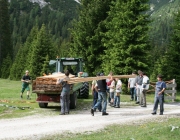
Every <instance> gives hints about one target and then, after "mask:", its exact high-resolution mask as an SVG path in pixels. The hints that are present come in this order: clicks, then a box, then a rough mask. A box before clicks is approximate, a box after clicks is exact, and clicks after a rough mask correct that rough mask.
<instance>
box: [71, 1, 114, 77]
mask: <svg viewBox="0 0 180 140" xmlns="http://www.w3.org/2000/svg"><path fill="white" fill-rule="evenodd" d="M111 1H112V0H91V1H88V0H82V1H81V5H80V7H79V17H78V19H77V20H75V21H74V22H73V29H71V35H72V46H71V52H70V54H71V56H72V57H82V58H83V59H84V62H85V71H87V72H88V73H89V74H90V75H92V74H94V73H95V71H99V70H102V68H101V63H102V61H103V60H102V58H101V55H103V54H104V50H105V47H104V46H103V44H102V41H101V40H102V38H103V36H102V33H104V32H106V27H105V22H104V21H105V19H106V18H107V16H108V14H107V12H108V11H109V10H110V4H111ZM93 72H94V73H93Z"/></svg>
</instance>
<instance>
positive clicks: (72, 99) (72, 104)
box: [70, 92, 77, 109]
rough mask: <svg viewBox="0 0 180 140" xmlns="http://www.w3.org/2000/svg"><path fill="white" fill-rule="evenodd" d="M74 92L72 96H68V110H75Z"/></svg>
mask: <svg viewBox="0 0 180 140" xmlns="http://www.w3.org/2000/svg"><path fill="white" fill-rule="evenodd" d="M76 99H77V98H76V92H74V93H73V94H70V109H75V108H76Z"/></svg>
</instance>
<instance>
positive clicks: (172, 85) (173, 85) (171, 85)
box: [166, 83, 177, 88]
mask: <svg viewBox="0 0 180 140" xmlns="http://www.w3.org/2000/svg"><path fill="white" fill-rule="evenodd" d="M176 86H177V84H176V83H175V84H166V87H167V88H172V87H176Z"/></svg>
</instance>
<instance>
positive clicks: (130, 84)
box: [128, 72, 136, 101]
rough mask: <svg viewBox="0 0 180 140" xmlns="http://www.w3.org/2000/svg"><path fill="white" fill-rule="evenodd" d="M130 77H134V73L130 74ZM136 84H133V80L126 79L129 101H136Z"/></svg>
mask: <svg viewBox="0 0 180 140" xmlns="http://www.w3.org/2000/svg"><path fill="white" fill-rule="evenodd" d="M132 75H136V73H135V72H132ZM135 87H136V84H135V78H129V79H128V88H129V89H130V93H131V101H133V100H136V88H135Z"/></svg>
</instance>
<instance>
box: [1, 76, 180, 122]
mask: <svg viewBox="0 0 180 140" xmlns="http://www.w3.org/2000/svg"><path fill="white" fill-rule="evenodd" d="M21 84H22V83H21V81H12V80H7V79H0V119H2V118H16V117H24V116H27V115H34V114H41V115H43V114H45V113H48V115H57V114H59V111H60V106H59V103H50V104H49V105H48V108H47V109H42V108H39V106H38V103H37V102H36V98H37V97H36V94H34V93H33V94H31V96H30V97H31V100H26V91H25V92H24V98H23V99H20V91H21ZM120 100H121V102H127V103H128V104H126V106H136V104H135V102H134V101H131V102H130V95H124V94H122V95H121V99H120ZM176 101H180V96H179V94H177V96H176ZM147 102H149V103H153V102H154V93H151V94H149V93H148V94H147ZM166 102H167V101H166ZM169 102H171V101H169ZM91 106H92V95H90V96H89V99H78V101H77V107H76V109H73V110H71V113H72V114H73V113H78V111H82V110H89V109H90V108H91ZM17 107H29V108H25V109H24V110H22V109H19V108H17ZM47 110H48V112H47Z"/></svg>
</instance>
